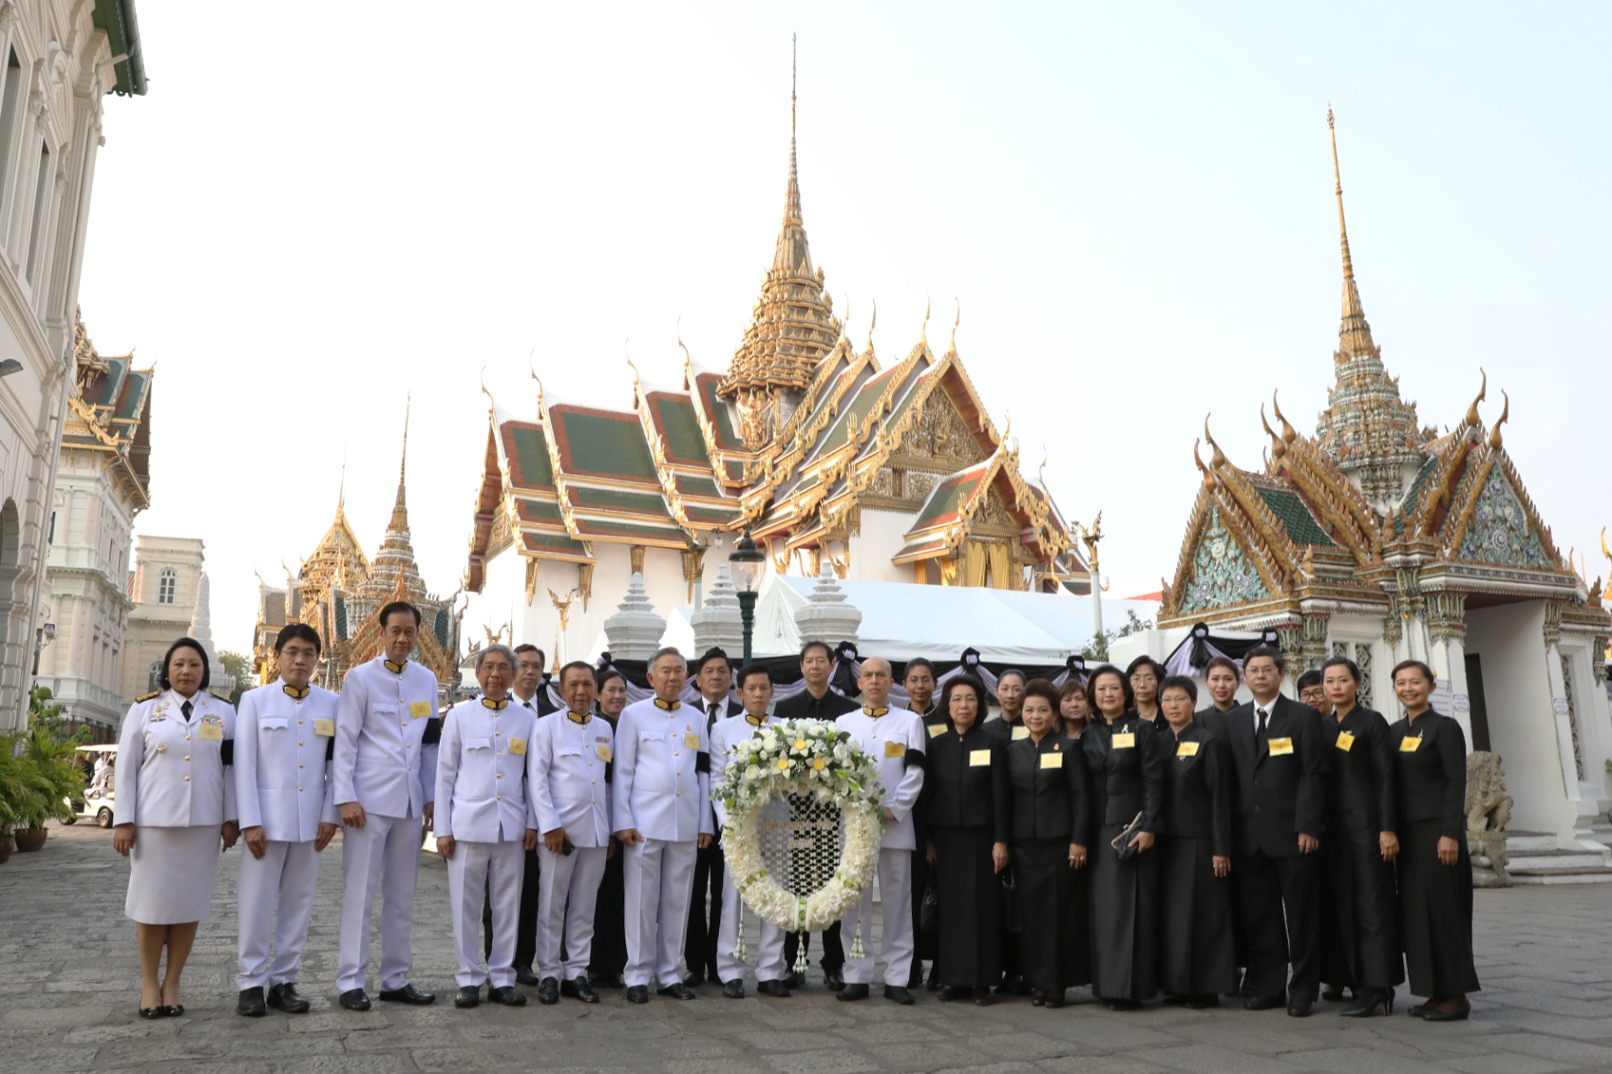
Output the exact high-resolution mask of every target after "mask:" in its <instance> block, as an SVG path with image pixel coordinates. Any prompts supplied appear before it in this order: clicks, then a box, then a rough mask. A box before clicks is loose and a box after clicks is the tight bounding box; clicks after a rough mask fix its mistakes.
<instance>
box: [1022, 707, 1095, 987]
mask: <svg viewBox="0 0 1612 1074" xmlns="http://www.w3.org/2000/svg"><path fill="white" fill-rule="evenodd" d="M1004 752H1005V757H1006V760H1007V774H1008V780H1007V782H1008V791H1009V799H1008V810H1009V813H1010V815H1011V819H1012V825H1011V827H1012V830H1011V835H1012V837H1013V845H1012V851H1013V869H1014V873H1015V874H1016V876H1017V877H1018V883H1019V898H1020V900H1021V901H1022V903H1023V905H1024V924H1025V930H1026V932H1027V933H1028V934H1029V935H1030V936H1031V937H1032V940H1031V942H1030V943H1028V944H1025V945H1024V946H1023V948H1022V949H1021V955H1022V959H1023V969H1024V979H1025V981H1026V982H1027V983H1028V984H1029V985H1030V987H1031V988H1033V989H1035V990H1037V991H1039V992H1044V993H1046V994H1048V995H1049V996H1052V997H1053V998H1054V999H1057V1000H1061V999H1062V997H1063V993H1064V990H1065V989H1066V988H1071V987H1073V986H1075V985H1083V984H1089V983H1091V945H1090V936H1089V933H1088V932H1087V923H1088V915H1089V913H1090V909H1089V906H1088V901H1087V897H1086V873H1087V870H1086V869H1078V870H1077V869H1075V868H1074V867H1072V866H1071V865H1070V864H1069V846H1070V844H1072V843H1078V844H1080V845H1081V846H1084V847H1086V848H1087V851H1088V861H1089V860H1090V858H1089V855H1090V854H1092V853H1096V850H1097V848H1095V847H1092V846H1091V795H1090V794H1089V793H1088V790H1087V784H1088V775H1087V772H1086V757H1085V753H1084V751H1083V750H1082V749H1081V746H1080V742H1079V741H1078V740H1075V739H1069V738H1065V737H1064V736H1062V735H1060V734H1058V733H1057V732H1055V731H1048V732H1047V734H1046V735H1045V736H1043V737H1042V739H1041V742H1040V743H1039V744H1037V743H1036V742H1035V741H1034V740H1032V739H1029V738H1021V739H1019V740H1018V741H1017V742H1010V743H1009V744H1008V745H1007V747H1006V748H1005V751H1004Z"/></svg>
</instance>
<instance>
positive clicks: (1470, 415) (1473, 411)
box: [1466, 365, 1489, 428]
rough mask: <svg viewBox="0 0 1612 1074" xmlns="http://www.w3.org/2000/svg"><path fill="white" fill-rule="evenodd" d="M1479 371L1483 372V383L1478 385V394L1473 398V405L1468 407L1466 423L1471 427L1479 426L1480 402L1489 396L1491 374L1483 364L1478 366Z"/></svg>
mask: <svg viewBox="0 0 1612 1074" xmlns="http://www.w3.org/2000/svg"><path fill="white" fill-rule="evenodd" d="M1478 372H1479V373H1481V374H1483V383H1482V384H1481V385H1480V386H1479V387H1478V394H1477V396H1476V397H1475V398H1474V399H1473V400H1472V405H1471V406H1469V407H1467V408H1466V423H1467V425H1468V426H1469V427H1471V428H1477V426H1478V404H1479V403H1481V402H1483V401H1484V400H1485V399H1487V398H1488V397H1489V374H1488V373H1487V372H1485V371H1484V368H1483V367H1482V366H1481V365H1480V366H1478Z"/></svg>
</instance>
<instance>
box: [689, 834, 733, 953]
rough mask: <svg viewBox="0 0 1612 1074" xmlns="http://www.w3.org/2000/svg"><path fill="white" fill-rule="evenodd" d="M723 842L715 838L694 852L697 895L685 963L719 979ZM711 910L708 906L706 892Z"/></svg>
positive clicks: (692, 901)
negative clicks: (718, 954) (718, 949)
mask: <svg viewBox="0 0 1612 1074" xmlns="http://www.w3.org/2000/svg"><path fill="white" fill-rule="evenodd" d="M722 865H723V857H722V844H721V842H719V841H718V842H712V844H711V845H710V846H708V847H706V848H705V849H704V850H700V851H697V852H696V853H695V855H694V895H693V897H692V898H691V899H690V900H689V904H688V930H687V932H685V933H684V936H683V963H684V965H686V966H687V967H688V972H689V973H697V974H700V975H702V976H706V977H709V978H711V979H712V980H713V981H714V980H716V941H717V937H718V936H720V935H721V933H722ZM707 891H709V892H710V898H711V903H710V910H709V912H707V910H706V902H705V900H706V892H707Z"/></svg>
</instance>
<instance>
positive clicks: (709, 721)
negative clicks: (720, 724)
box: [695, 694, 744, 734]
mask: <svg viewBox="0 0 1612 1074" xmlns="http://www.w3.org/2000/svg"><path fill="white" fill-rule="evenodd" d="M695 705H697V706H698V707H699V709H700V711H701V712H706V700H705V697H704V695H703V694H702V695H701V696H700V699H699V700H698V701H696V702H695ZM742 712H744V706H743V705H741V704H739V703H738V702H737V701H735V700H733V698H731V697H730V698H728V700H727V706H726V710H725V711H724V710H723V709H718V710H717V715H716V716H711V715H710V714H709V713H708V712H706V717H705V733H706V734H710V733H711V728H713V727H715V726H716V722H717V720H725V719H727V718H728V717H729V716H738V715H739V714H740V713H742Z"/></svg>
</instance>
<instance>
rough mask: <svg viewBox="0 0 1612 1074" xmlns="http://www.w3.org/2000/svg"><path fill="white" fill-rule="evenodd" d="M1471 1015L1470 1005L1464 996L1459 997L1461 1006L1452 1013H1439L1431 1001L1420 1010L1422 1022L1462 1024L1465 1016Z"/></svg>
mask: <svg viewBox="0 0 1612 1074" xmlns="http://www.w3.org/2000/svg"><path fill="white" fill-rule="evenodd" d="M1471 1013H1472V1004H1471V1003H1470V1002H1469V1001H1468V1000H1467V998H1466V997H1465V996H1462V997H1461V1005H1460V1006H1459V1007H1457V1008H1455V1010H1453V1011H1441V1010H1439V1009H1438V1008H1437V1007H1435V1006H1433V1003H1432V1001H1431V1000H1429V1001H1428V1003H1427V1005H1426V1006H1424V1007H1423V1008H1422V1021H1424V1022H1464V1021H1466V1019H1467V1015H1469V1014H1471Z"/></svg>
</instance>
